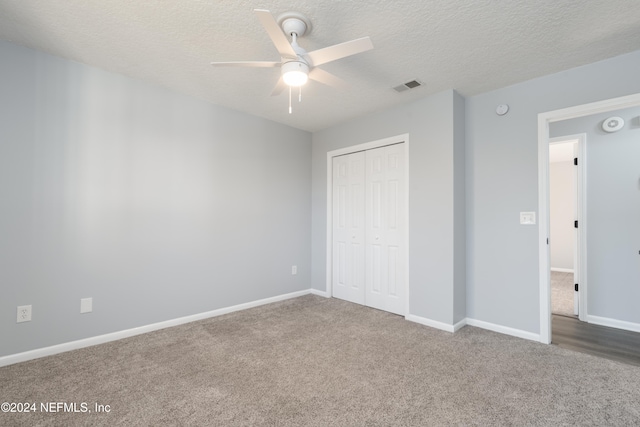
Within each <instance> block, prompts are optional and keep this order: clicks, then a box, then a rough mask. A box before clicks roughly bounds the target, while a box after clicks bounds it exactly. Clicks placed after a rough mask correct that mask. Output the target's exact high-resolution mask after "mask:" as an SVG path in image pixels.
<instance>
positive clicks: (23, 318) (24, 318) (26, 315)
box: [16, 305, 31, 323]
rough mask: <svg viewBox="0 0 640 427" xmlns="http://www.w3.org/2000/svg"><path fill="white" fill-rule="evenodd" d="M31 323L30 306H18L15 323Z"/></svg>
mask: <svg viewBox="0 0 640 427" xmlns="http://www.w3.org/2000/svg"><path fill="white" fill-rule="evenodd" d="M30 321H31V305H19V306H18V315H17V318H16V323H22V322H30Z"/></svg>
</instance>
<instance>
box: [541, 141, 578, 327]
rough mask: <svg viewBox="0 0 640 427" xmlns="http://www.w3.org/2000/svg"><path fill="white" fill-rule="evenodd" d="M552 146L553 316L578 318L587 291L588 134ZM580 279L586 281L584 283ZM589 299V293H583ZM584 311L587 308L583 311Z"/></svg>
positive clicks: (550, 180)
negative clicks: (585, 201) (583, 245)
mask: <svg viewBox="0 0 640 427" xmlns="http://www.w3.org/2000/svg"><path fill="white" fill-rule="evenodd" d="M549 142H550V145H549V252H550V263H549V264H550V278H551V313H552V314H555V315H561V316H569V317H578V315H579V313H580V311H581V306H583V307H586V303H585V304H581V298H580V295H581V291H584V290H585V289H586V268H582V267H586V253H582V251H581V250H580V246H581V245H580V242H581V240H584V236H586V221H585V217H584V209H583V208H582V207H583V205H584V204H583V199H584V197H585V193H586V185H585V184H586V183H585V182H584V180H583V178H584V170H583V168H584V164H585V162H584V160H585V157H586V156H585V147H586V144H585V142H586V134H580V135H571V136H564V137H558V138H553V139H551V140H550V141H549ZM581 279H585V280H584V282H583V280H581ZM584 294H585V295H586V292H584ZM582 311H584V308H583V309H582Z"/></svg>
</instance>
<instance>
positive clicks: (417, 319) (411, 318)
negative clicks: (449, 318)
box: [404, 314, 464, 333]
mask: <svg viewBox="0 0 640 427" xmlns="http://www.w3.org/2000/svg"><path fill="white" fill-rule="evenodd" d="M404 318H405V319H406V320H408V321H410V322H415V323H420V324H421V325H425V326H429V327H431V328H436V329H440V330H441V331H446V332H451V333H453V332H455V331H457V330H458V329H460V328H461V327H463V326H464V324H462V325H461V324H460V323H462V322H464V320H463V321H460V322H458V323H456V324H455V325H450V324H448V323H444V322H439V321H437V320H431V319H427V318H426V317H421V316H416V315H415V314H407V315H406V316H405V317H404Z"/></svg>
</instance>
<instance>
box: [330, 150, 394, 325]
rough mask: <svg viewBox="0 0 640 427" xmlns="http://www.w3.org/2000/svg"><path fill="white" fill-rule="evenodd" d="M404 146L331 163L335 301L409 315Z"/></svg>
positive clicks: (365, 153)
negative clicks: (406, 270) (340, 300)
mask: <svg viewBox="0 0 640 427" xmlns="http://www.w3.org/2000/svg"><path fill="white" fill-rule="evenodd" d="M404 176H405V175H404V144H396V145H390V146H386V147H381V148H376V149H373V150H368V151H364V152H358V153H352V154H348V155H344V156H339V157H334V159H333V188H332V193H333V202H332V204H333V217H332V220H333V236H332V239H333V244H332V252H333V260H332V283H333V296H335V297H336V298H341V299H344V300H347V301H351V302H355V303H358V304H364V305H368V306H371V307H375V308H378V309H381V310H385V311H390V312H392V313H397V314H405V300H406V298H405V291H406V290H405V288H406V283H405V282H406V279H405V271H404V265H405V257H406V242H405V241H404V232H403V230H404V227H405V224H404V221H405V209H406V188H405V179H404Z"/></svg>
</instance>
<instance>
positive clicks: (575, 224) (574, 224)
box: [573, 220, 578, 228]
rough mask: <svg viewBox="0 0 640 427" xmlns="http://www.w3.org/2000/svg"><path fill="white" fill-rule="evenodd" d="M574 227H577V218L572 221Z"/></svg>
mask: <svg viewBox="0 0 640 427" xmlns="http://www.w3.org/2000/svg"><path fill="white" fill-rule="evenodd" d="M573 226H574V228H578V220H575V221H573Z"/></svg>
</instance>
